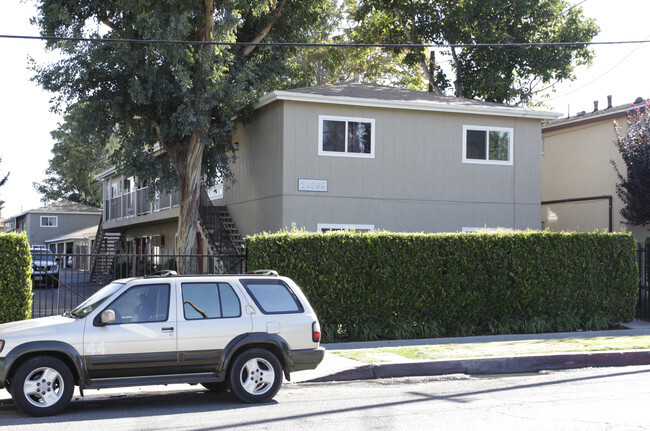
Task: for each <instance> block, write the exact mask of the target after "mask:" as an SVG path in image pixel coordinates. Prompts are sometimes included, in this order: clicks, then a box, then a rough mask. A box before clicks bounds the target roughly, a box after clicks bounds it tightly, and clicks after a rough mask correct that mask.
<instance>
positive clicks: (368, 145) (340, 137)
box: [318, 115, 375, 158]
mask: <svg viewBox="0 0 650 431" xmlns="http://www.w3.org/2000/svg"><path fill="white" fill-rule="evenodd" d="M318 154H319V155H321V156H342V157H366V158H374V157H375V120H374V119H372V118H347V117H330V116H326V115H321V116H320V117H319V127H318Z"/></svg>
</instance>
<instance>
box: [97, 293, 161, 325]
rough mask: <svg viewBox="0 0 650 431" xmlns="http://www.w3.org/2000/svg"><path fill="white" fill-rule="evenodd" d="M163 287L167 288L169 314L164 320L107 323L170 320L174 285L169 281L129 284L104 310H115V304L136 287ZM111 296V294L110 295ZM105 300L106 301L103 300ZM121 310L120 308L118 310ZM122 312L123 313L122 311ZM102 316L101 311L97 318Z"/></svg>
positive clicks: (118, 323) (123, 322)
mask: <svg viewBox="0 0 650 431" xmlns="http://www.w3.org/2000/svg"><path fill="white" fill-rule="evenodd" d="M152 286H153V287H162V288H165V287H166V288H167V314H166V316H165V319H164V320H160V319H158V320H144V321H135V322H133V321H130V322H125V321H119V322H118V321H115V322H110V323H107V325H146V324H148V323H163V322H168V321H169V319H170V315H171V302H172V291H171V289H172V286H171V284H169V283H142V284H134V285H132V286H129V287H128V288H126V289H125V290H124V291H123V292H120V294H119V295H118V296H117V297H116V298H114V299H113V300H112V301H111V302H110V303H109V304H108V305H107V306H106V307H104V310H103V311H105V310H113V311H115V308H113V307H114V304H115V303H116V302H117V301H119V300H120V299H121V298H123V297H124V296H125V295H128V294H130V291H131V290H135V289H140V288H150V287H152ZM109 297H110V296H109ZM102 302H104V301H102ZM117 311H118V312H119V310H117ZM120 314H121V313H120ZM100 316H101V313H99V314H97V317H96V318H95V320H98V319H99V318H100Z"/></svg>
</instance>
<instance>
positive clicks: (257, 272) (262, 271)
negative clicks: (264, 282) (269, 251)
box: [246, 269, 278, 277]
mask: <svg viewBox="0 0 650 431" xmlns="http://www.w3.org/2000/svg"><path fill="white" fill-rule="evenodd" d="M246 274H251V275H272V276H274V277H278V272H277V271H274V270H272V269H258V270H255V271H250V272H247V273H246Z"/></svg>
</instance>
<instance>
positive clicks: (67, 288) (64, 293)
mask: <svg viewBox="0 0 650 431" xmlns="http://www.w3.org/2000/svg"><path fill="white" fill-rule="evenodd" d="M48 253H49V252H48ZM92 257H93V256H92V255H91V254H74V255H70V254H67V255H58V254H54V255H52V254H51V253H50V256H48V259H50V260H51V261H53V262H55V263H56V265H54V264H52V262H49V263H48V265H47V267H45V263H44V262H45V258H44V257H43V255H41V254H39V255H37V256H34V257H33V260H34V263H35V265H36V264H37V261H38V262H40V263H41V264H42V265H43V266H42V267H41V268H38V267H34V272H33V275H32V291H33V297H32V298H33V301H32V317H46V316H53V315H58V314H62V313H63V312H65V311H66V310H71V309H73V308H74V307H76V306H77V305H79V304H81V303H82V302H83V301H84V300H86V298H88V297H89V296H90V295H92V294H93V293H95V292H97V291H98V290H99V289H101V288H102V287H103V286H105V285H106V284H108V283H109V282H111V281H112V280H117V279H120V278H128V277H139V276H144V275H149V274H152V273H154V272H158V271H163V270H176V269H177V268H178V262H179V260H180V259H184V258H189V259H196V263H197V267H198V273H199V274H225V273H228V274H240V273H243V272H245V269H246V257H245V256H241V255H234V254H233V255H211V254H198V255H192V256H186V255H179V254H163V255H147V254H118V255H117V256H116V259H115V263H114V264H113V265H112V267H111V268H108V269H103V270H102V273H100V274H93V273H92V271H91V266H90V264H91V261H92Z"/></svg>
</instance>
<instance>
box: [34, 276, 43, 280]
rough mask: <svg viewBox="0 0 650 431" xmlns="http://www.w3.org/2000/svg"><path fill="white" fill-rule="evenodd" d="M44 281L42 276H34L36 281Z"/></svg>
mask: <svg viewBox="0 0 650 431" xmlns="http://www.w3.org/2000/svg"><path fill="white" fill-rule="evenodd" d="M42 279H43V277H41V276H40V275H35V276H34V281H41V280H42Z"/></svg>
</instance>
